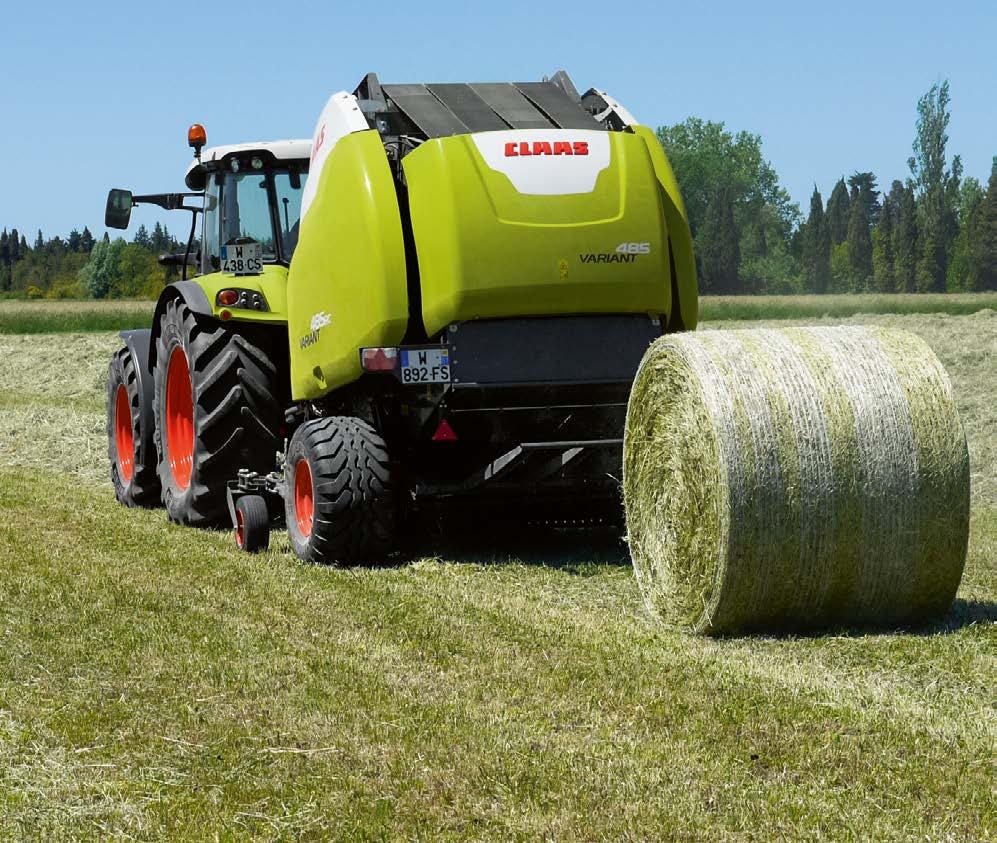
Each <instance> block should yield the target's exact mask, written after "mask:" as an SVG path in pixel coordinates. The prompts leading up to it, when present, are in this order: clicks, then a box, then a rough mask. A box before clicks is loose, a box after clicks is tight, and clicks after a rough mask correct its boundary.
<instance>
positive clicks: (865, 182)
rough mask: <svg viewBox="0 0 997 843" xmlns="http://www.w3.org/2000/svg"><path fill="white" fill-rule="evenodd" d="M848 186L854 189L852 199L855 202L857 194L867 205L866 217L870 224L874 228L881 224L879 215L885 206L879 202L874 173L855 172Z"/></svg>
mask: <svg viewBox="0 0 997 843" xmlns="http://www.w3.org/2000/svg"><path fill="white" fill-rule="evenodd" d="M848 186H849V187H850V188H851V189H852V201H853V202H854V201H855V197H856V196H857V197H858V199H859V201H860V202H861V203H862V204H863V205H864V206H865V215H866V219H868V220H869V225H870V226H871V227H873V228H874V227H875V226H877V225H879V215H880V214H881V213H882V210H883V208H882V205H880V204H879V189H878V187H877V186H876V177H875V176H874V175H873V174H872V173H853V174H852V175H851V176H849V178H848Z"/></svg>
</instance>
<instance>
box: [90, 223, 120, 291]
mask: <svg viewBox="0 0 997 843" xmlns="http://www.w3.org/2000/svg"><path fill="white" fill-rule="evenodd" d="M124 248H125V241H124V240H123V239H122V238H120V237H119V238H117V239H116V240H114V241H111V240H110V239H109V238H107V237H106V235H105V239H104V240H102V241H101V242H100V243H98V244H97V245H96V246H94V247H93V251H92V252H91V253H90V260H89V261H88V262H87V264H86V266H84V267H83V268H82V269H81V270H80V273H79V280H80V283H82V284H83V286H84V287H85V288H86V290H87V292H88V293H89V294H90V295H91V296H93V298H95V299H104V298H107V296H108V294H109V293H110V292H111V290H113V289H115V288H118V287H120V284H121V267H120V260H121V252H122V251H123V249H124Z"/></svg>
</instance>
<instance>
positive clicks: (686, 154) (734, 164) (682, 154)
mask: <svg viewBox="0 0 997 843" xmlns="http://www.w3.org/2000/svg"><path fill="white" fill-rule="evenodd" d="M658 139H659V140H660V141H661V144H662V146H663V147H664V149H665V152H666V153H667V154H668V157H669V159H670V161H671V164H672V168H673V170H674V171H675V177H676V179H677V180H678V183H679V186H680V187H681V189H682V196H683V199H684V200H685V205H686V210H687V211H688V214H689V225H690V228H691V229H692V232H693V237H694V239H695V244H696V253H697V255H698V256H700V263H702V256H703V255H704V254H706V253H710V254H712V255H719V254H727V253H729V252H730V251H731V250H730V244H729V243H727V242H724V243H712V242H710V241H709V238H710V237H711V236H713V234H712V232H716V231H719V230H721V229H720V228H718V227H717V225H715V224H714V225H712V227H708V226H707V217H708V216H709V214H710V208H711V206H712V205H713V204H714V202H715V195H716V192H717V190H723V191H724V192H725V193H726V195H727V196H728V197H729V201H730V204H731V207H732V209H733V216H734V225H735V228H736V231H737V252H738V255H739V261H741V260H743V261H744V262H745V264H746V266H745V272H744V273H740V272H739V273H737V274H738V277H739V278H742V279H750V280H751V284H752V288H753V289H756V290H762V289H767V288H769V287H772V286H775V285H777V284H778V283H780V282H782V281H785V280H786V279H785V278H782V277H780V278H778V279H773V278H769V277H767V276H768V273H769V272H771V271H777V272H780V273H784V272H786V271H787V270H788V271H789V274H790V275H793V276H795V275H797V274H798V268H797V267H796V263H795V259H794V258H793V255H792V251H791V248H790V237H791V235H792V231H793V228H794V226H795V225H796V224H797V223H798V222H799V208H798V207H797V206H796V205H795V204H794V203H793V202H792V201H791V200H790V198H789V194H788V193H787V192H786V191H785V190H784V189H783V188H782V186H781V185H780V184H779V179H778V176H777V175H776V173H775V170H774V169H773V168H772V165H771V164H770V163H769V162H768V161H766V160H765V158H764V155H763V154H762V142H761V138H760V137H759V136H758V135H753V134H749V133H748V132H737V133H732V132H730V131H728V130H727V129H726V127H725V126H724V124H723V123H714V122H710V121H704V120H701V119H699V118H696V117H690V118H689V119H688V120H686V121H684V122H682V123H679V124H676V125H674V126H663V127H661V128H659V129H658ZM714 210H715V209H714ZM715 222H716V220H714V223H715Z"/></svg>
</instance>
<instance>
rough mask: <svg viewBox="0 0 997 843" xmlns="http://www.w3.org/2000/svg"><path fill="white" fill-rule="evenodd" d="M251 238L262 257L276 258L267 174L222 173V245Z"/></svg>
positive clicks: (267, 258)
mask: <svg viewBox="0 0 997 843" xmlns="http://www.w3.org/2000/svg"><path fill="white" fill-rule="evenodd" d="M247 239H248V240H255V241H256V242H257V243H259V244H260V245H261V246H262V248H263V260H265V261H266V260H270V261H273V260H276V259H277V250H276V246H275V244H274V237H273V224H272V222H271V218H270V197H269V195H268V191H267V176H266V174H265V173H262V172H248V173H226V175H225V181H224V183H223V184H222V195H221V242H222V245H228V244H230V243H235V242H236V241H238V240H247Z"/></svg>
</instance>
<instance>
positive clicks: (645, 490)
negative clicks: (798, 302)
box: [623, 327, 969, 634]
mask: <svg viewBox="0 0 997 843" xmlns="http://www.w3.org/2000/svg"><path fill="white" fill-rule="evenodd" d="M623 485H624V498H625V504H626V512H627V527H628V532H629V536H630V548H631V554H632V556H633V560H634V570H635V573H636V575H637V579H638V582H639V583H640V586H641V589H642V591H643V594H644V597H645V599H646V601H647V603H648V604H649V606H650V607H651V608H652V609H653V610H654V611H655V612H657V613H658V614H659V615H661V616H662V617H663V618H664V619H665V620H666V621H667V622H669V623H671V624H674V625H677V626H680V627H683V628H687V629H690V630H693V631H696V632H704V633H709V634H722V633H730V632H738V631H750V630H758V629H786V628H802V627H817V626H829V625H836V626H840V625H867V624H878V625H897V624H908V623H914V622H918V621H922V620H925V619H927V618H930V617H932V616H935V615H938V614H941V613H943V612H945V611H946V610H947V609H948V607H949V605H950V604H951V602H952V599H953V598H954V597H955V593H956V589H957V588H958V585H959V580H960V578H961V576H962V569H963V565H964V562H965V556H966V546H967V541H968V535H969V458H968V454H967V449H966V439H965V435H964V433H963V430H962V426H961V424H960V421H959V417H958V414H957V412H956V408H955V404H954V402H953V399H952V389H951V386H950V384H949V381H948V378H947V376H946V374H945V372H944V370H943V369H942V366H941V364H940V363H939V362H938V360H937V358H936V357H935V356H934V354H933V353H932V352H931V350H930V349H929V348H928V347H927V345H925V343H924V342H923V341H922V340H920V339H918V338H917V337H915V336H913V335H912V334H908V333H905V332H902V331H891V330H885V329H880V328H869V329H867V328H851V327H849V328H783V329H776V330H748V331H711V332H705V333H700V334H682V335H676V336H670V337H665V338H662V339H661V340H659V341H658V342H657V343H655V344H654V345H653V346H652V347H651V348H650V349H649V350H648V352H647V354H646V355H645V357H644V360H643V362H642V363H641V367H640V370H639V371H638V374H637V378H636V381H635V384H634V389H633V392H632V394H631V398H630V405H629V408H628V413H627V425H626V438H625V444H624V474H623Z"/></svg>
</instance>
